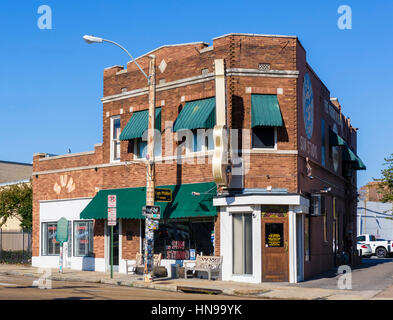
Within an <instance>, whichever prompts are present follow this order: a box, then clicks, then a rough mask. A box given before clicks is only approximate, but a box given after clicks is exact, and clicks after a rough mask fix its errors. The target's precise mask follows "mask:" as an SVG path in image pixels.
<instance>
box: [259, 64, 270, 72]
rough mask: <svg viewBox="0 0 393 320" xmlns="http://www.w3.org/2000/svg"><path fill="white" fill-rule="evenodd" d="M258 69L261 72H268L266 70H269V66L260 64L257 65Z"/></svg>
mask: <svg viewBox="0 0 393 320" xmlns="http://www.w3.org/2000/svg"><path fill="white" fill-rule="evenodd" d="M258 69H259V70H261V71H268V70H270V64H269V63H260V64H259V65H258Z"/></svg>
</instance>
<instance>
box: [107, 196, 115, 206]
mask: <svg viewBox="0 0 393 320" xmlns="http://www.w3.org/2000/svg"><path fill="white" fill-rule="evenodd" d="M108 208H116V195H115V194H110V195H108Z"/></svg>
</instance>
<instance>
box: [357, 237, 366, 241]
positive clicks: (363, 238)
mask: <svg viewBox="0 0 393 320" xmlns="http://www.w3.org/2000/svg"><path fill="white" fill-rule="evenodd" d="M357 241H366V236H360V237H357Z"/></svg>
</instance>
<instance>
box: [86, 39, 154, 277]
mask: <svg viewBox="0 0 393 320" xmlns="http://www.w3.org/2000/svg"><path fill="white" fill-rule="evenodd" d="M83 39H84V40H85V41H86V42H87V43H88V44H91V43H102V42H109V43H112V44H114V45H116V46H118V47H119V48H121V49H122V50H123V51H125V52H126V53H127V54H128V56H129V57H130V58H131V62H134V63H135V64H136V65H137V67H138V68H139V70H140V71H141V72H142V73H143V75H144V76H145V78H146V79H147V84H148V86H149V123H148V144H147V155H146V160H147V161H148V162H147V174H146V180H147V182H146V206H154V189H155V161H154V127H155V105H156V71H155V65H156V57H155V56H154V55H149V58H150V63H149V75H146V73H145V72H144V71H143V69H142V68H141V67H140V65H139V64H138V62H136V60H135V59H134V58H133V56H132V55H131V54H130V53H129V52H128V51H127V50H126V49H125V48H124V47H123V46H122V45H120V44H118V43H116V42H114V41H111V40H107V39H103V38H99V37H95V36H92V35H84V36H83ZM112 232H113V227H112ZM148 235H149V237H153V234H152V230H151V229H150V226H149V223H148V217H147V216H146V220H145V259H144V260H145V268H144V272H143V273H144V280H145V282H150V281H152V275H151V268H152V265H153V263H152V254H153V241H154V238H152V239H150V240H151V252H150V254H149V253H148V250H147V249H148V242H147V238H148ZM112 257H113V254H112ZM111 275H112V272H111Z"/></svg>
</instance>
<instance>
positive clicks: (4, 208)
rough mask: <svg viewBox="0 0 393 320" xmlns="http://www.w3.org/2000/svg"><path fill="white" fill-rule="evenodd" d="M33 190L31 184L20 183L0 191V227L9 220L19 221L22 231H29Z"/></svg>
mask: <svg viewBox="0 0 393 320" xmlns="http://www.w3.org/2000/svg"><path fill="white" fill-rule="evenodd" d="M32 212H33V190H32V187H31V183H21V184H14V185H10V186H6V187H4V188H2V189H0V227H1V226H3V225H4V224H5V223H6V222H7V220H8V219H9V218H12V217H16V218H17V219H19V220H20V222H21V223H20V225H21V227H22V228H23V229H27V230H31V227H32V217H33V213H32Z"/></svg>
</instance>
